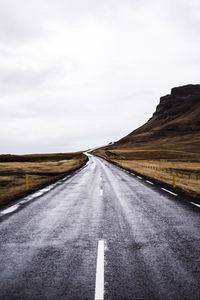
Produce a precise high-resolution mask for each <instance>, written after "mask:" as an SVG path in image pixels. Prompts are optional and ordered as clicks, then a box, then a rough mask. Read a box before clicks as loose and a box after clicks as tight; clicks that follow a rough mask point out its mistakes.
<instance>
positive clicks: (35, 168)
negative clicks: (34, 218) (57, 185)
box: [0, 153, 87, 205]
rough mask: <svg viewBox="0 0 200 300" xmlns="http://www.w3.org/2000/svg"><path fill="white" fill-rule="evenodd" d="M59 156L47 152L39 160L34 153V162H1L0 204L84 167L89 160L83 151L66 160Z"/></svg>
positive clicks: (21, 157) (20, 157)
mask: <svg viewBox="0 0 200 300" xmlns="http://www.w3.org/2000/svg"><path fill="white" fill-rule="evenodd" d="M24 157H25V158H24ZM30 157H31V156H29V158H28V160H30ZM37 157H39V156H37ZM1 158H2V157H1V155H0V161H1V160H3V159H1ZM59 158H60V157H59V156H58V158H56V155H55V156H53V155H51V156H50V157H49V155H48V154H47V155H46V156H45V155H42V157H41V156H40V157H39V159H38V160H37V159H36V158H35V156H34V155H33V162H30V161H28V162H26V161H12V159H11V162H9V161H6V162H0V205H4V204H7V203H9V202H10V201H13V200H15V199H17V198H19V197H22V196H25V195H26V194H27V193H31V192H34V191H37V190H38V189H40V188H42V187H44V186H46V185H49V184H51V183H53V182H55V181H57V180H59V179H61V178H63V177H65V176H66V175H67V174H68V173H70V172H72V171H74V170H76V169H78V168H80V167H82V166H83V165H84V164H85V163H86V161H87V157H86V156H85V155H84V154H81V153H79V154H77V153H75V154H74V155H71V156H69V158H68V159H65V160H59ZM62 158H63V157H62ZM24 159H25V160H26V159H27V156H19V157H18V158H17V160H24ZM47 159H50V160H47ZM6 160H8V159H6ZM26 175H28V179H29V190H28V192H27V191H26V181H25V177H26Z"/></svg>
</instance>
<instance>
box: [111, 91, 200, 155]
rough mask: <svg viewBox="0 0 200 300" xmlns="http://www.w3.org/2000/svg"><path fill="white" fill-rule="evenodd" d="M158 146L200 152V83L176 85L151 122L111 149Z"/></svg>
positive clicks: (161, 100) (159, 106) (156, 147)
mask: <svg viewBox="0 0 200 300" xmlns="http://www.w3.org/2000/svg"><path fill="white" fill-rule="evenodd" d="M158 147H160V148H161V149H168V148H169V147H171V149H174V150H179V151H180V150H181V151H190V152H195V153H197V152H199V153H200V85H185V86H182V87H176V88H173V89H172V91H171V94H170V95H167V96H164V97H161V98H160V103H159V105H158V106H157V108H156V111H155V113H154V114H153V116H152V118H151V119H150V120H149V121H148V122H147V123H145V124H144V125H143V126H141V127H140V128H138V129H136V130H134V131H133V132H131V133H130V134H129V135H127V136H126V137H124V138H122V139H121V140H119V141H118V142H116V143H114V144H113V145H112V146H111V147H109V148H112V149H113V148H129V149H131V148H134V149H135V148H141V149H143V148H145V149H158Z"/></svg>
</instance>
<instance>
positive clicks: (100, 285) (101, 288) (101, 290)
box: [95, 240, 104, 300]
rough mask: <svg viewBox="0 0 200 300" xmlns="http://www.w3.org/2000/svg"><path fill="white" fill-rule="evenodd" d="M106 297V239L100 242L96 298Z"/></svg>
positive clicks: (99, 299)
mask: <svg viewBox="0 0 200 300" xmlns="http://www.w3.org/2000/svg"><path fill="white" fill-rule="evenodd" d="M103 299H104V240H99V242H98V252H97V268H96V284H95V300H103Z"/></svg>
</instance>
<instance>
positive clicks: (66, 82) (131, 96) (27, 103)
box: [0, 0, 200, 153]
mask: <svg viewBox="0 0 200 300" xmlns="http://www.w3.org/2000/svg"><path fill="white" fill-rule="evenodd" d="M199 28H200V2H199V0H190V1H188V0H152V1H149V0H132V1H131V0H123V1H121V0H101V1H99V0H70V1H69V0H18V1H13V0H6V1H3V0H0V140H1V143H0V153H36V152H38V153H39V152H40V153H44V152H66V151H77V150H84V149H87V148H91V147H95V146H101V145H105V144H107V143H109V142H111V141H116V140H118V139H119V138H121V137H123V136H124V135H126V134H128V133H129V132H131V131H132V130H134V129H135V128H137V127H138V126H140V125H142V124H143V123H144V122H146V121H147V120H148V119H149V118H150V117H151V115H152V113H153V112H154V110H155V107H156V105H157V104H158V102H159V98H160V97H161V96H163V95H165V94H167V93H170V90H171V88H172V87H174V86H180V85H184V84H188V83H199V78H200V76H199V75H200V74H199V73H200V71H199V70H200V39H199Z"/></svg>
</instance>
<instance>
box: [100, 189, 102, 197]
mask: <svg viewBox="0 0 200 300" xmlns="http://www.w3.org/2000/svg"><path fill="white" fill-rule="evenodd" d="M100 196H103V189H102V188H101V189H100Z"/></svg>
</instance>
